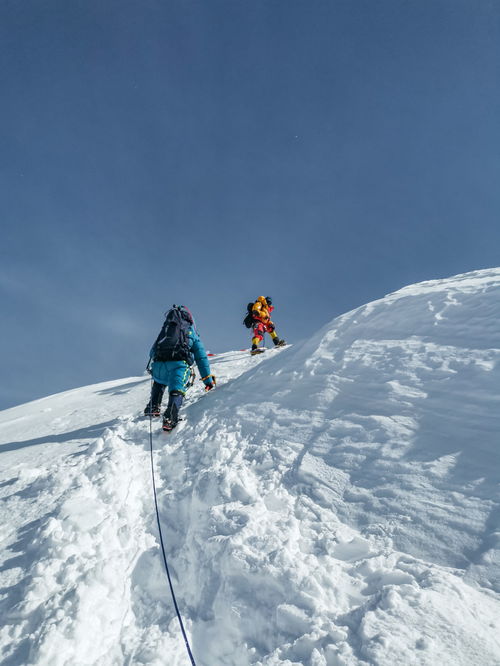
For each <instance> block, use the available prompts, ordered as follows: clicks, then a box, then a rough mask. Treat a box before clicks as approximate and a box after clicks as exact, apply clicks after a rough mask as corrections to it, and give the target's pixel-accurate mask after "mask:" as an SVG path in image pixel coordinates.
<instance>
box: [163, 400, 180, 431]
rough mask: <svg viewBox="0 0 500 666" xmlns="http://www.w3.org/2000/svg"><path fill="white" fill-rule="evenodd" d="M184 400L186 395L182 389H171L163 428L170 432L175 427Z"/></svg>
mask: <svg viewBox="0 0 500 666" xmlns="http://www.w3.org/2000/svg"><path fill="white" fill-rule="evenodd" d="M183 400H184V396H183V395H182V393H180V391H171V393H170V394H169V396H168V405H167V409H166V410H165V413H164V414H163V430H166V431H167V432H168V431H170V430H172V429H173V428H175V426H176V425H177V422H178V421H179V410H180V408H181V405H182V401H183Z"/></svg>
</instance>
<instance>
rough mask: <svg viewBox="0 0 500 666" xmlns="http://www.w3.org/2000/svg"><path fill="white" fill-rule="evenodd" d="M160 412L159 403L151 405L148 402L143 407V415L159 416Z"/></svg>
mask: <svg viewBox="0 0 500 666" xmlns="http://www.w3.org/2000/svg"><path fill="white" fill-rule="evenodd" d="M160 413H161V409H160V405H153V406H152V407H151V403H150V402H148V404H147V405H146V407H145V408H144V416H160Z"/></svg>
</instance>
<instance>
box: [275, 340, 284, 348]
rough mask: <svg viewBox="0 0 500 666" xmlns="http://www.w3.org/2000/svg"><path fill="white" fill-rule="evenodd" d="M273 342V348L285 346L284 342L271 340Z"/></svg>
mask: <svg viewBox="0 0 500 666" xmlns="http://www.w3.org/2000/svg"><path fill="white" fill-rule="evenodd" d="M273 342H274V346H275V347H284V346H285V345H286V342H285V341H284V340H281V339H280V338H273Z"/></svg>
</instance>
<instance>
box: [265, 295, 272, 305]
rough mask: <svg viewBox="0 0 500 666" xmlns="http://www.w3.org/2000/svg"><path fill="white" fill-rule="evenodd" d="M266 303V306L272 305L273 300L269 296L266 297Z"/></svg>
mask: <svg viewBox="0 0 500 666" xmlns="http://www.w3.org/2000/svg"><path fill="white" fill-rule="evenodd" d="M266 303H267V304H268V305H272V304H273V299H272V298H271V297H270V296H266Z"/></svg>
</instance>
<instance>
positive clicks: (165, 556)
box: [149, 377, 196, 666]
mask: <svg viewBox="0 0 500 666" xmlns="http://www.w3.org/2000/svg"><path fill="white" fill-rule="evenodd" d="M152 394H153V378H152V377H151V393H150V395H152ZM150 404H151V402H150ZM149 451H150V454H151V478H152V480H153V495H154V500H155V511H156V522H157V523H158V532H159V535H160V545H161V552H162V555H163V563H164V565H165V571H166V572H167V578H168V584H169V587H170V593H171V595H172V601H173V602H174V607H175V612H176V613H177V618H178V620H179V624H180V627H181V632H182V636H183V638H184V644H185V646H186V650H187V653H188V655H189V659H190V661H191V664H192V666H196V662H195V660H194V657H193V653H192V652H191V647H190V645H189V641H188V637H187V635H186V631H185V629H184V623H183V622H182V617H181V613H180V611H179V606H178V605H177V599H176V598H175V592H174V586H173V585H172V579H171V577H170V570H169V568H168V562H167V555H166V553H165V546H164V543H163V534H162V531H161V524H160V512H159V510H158V497H157V494H156V483H155V470H154V462H153V417H152V414H151V410H149Z"/></svg>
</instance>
